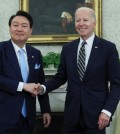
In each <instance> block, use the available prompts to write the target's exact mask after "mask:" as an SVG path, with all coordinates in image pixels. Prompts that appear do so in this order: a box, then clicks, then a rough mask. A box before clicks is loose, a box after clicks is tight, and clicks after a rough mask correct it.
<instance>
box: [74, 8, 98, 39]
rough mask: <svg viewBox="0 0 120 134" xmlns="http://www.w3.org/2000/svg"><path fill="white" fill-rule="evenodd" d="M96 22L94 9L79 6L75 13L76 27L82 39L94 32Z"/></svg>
mask: <svg viewBox="0 0 120 134" xmlns="http://www.w3.org/2000/svg"><path fill="white" fill-rule="evenodd" d="M95 24H96V19H95V14H94V11H93V10H92V9H90V8H86V7H84V8H79V9H77V10H76V13H75V28H76V31H77V32H78V34H79V35H80V36H81V38H82V39H84V40H86V39H88V38H89V37H90V36H91V35H92V34H93V32H94V28H95Z"/></svg>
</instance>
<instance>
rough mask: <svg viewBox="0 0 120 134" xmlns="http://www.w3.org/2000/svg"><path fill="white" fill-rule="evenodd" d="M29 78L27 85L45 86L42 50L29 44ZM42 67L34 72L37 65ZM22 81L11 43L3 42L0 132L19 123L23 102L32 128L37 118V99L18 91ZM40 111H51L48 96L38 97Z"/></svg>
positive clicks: (0, 44) (0, 80)
mask: <svg viewBox="0 0 120 134" xmlns="http://www.w3.org/2000/svg"><path fill="white" fill-rule="evenodd" d="M26 50H27V56H28V66H29V76H28V81H27V83H44V80H45V77H44V72H43V64H42V59H41V58H42V57H41V53H40V51H39V50H37V49H35V48H33V47H31V46H28V45H26ZM36 64H37V65H40V68H38V69H35V65H36ZM20 81H21V82H22V81H23V79H22V76H21V72H20V67H19V63H18V60H17V57H16V53H15V50H14V48H13V45H12V43H11V40H9V41H5V42H1V43H0V132H1V131H2V130H6V129H8V128H10V127H12V126H13V125H14V124H15V123H16V121H17V120H18V118H19V116H20V113H21V109H22V105H23V100H24V98H25V100H26V109H27V118H28V121H29V125H30V126H31V127H33V125H34V121H35V115H36V97H32V96H31V95H30V94H29V93H28V92H25V91H22V92H18V91H16V90H17V87H18V84H19V82H20ZM38 99H39V101H40V106H41V112H42V113H46V112H50V107H49V98H48V95H45V96H38Z"/></svg>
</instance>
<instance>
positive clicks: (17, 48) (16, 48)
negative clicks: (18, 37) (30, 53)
mask: <svg viewBox="0 0 120 134" xmlns="http://www.w3.org/2000/svg"><path fill="white" fill-rule="evenodd" d="M11 41H12V40H11ZM12 44H13V47H14V49H15V51H16V52H18V51H19V50H20V49H21V48H20V47H18V45H16V44H15V43H14V42H13V41H12ZM22 49H23V50H24V52H25V53H26V52H27V51H26V44H25V45H24V47H23V48H22Z"/></svg>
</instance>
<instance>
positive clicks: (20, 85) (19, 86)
mask: <svg viewBox="0 0 120 134" xmlns="http://www.w3.org/2000/svg"><path fill="white" fill-rule="evenodd" d="M23 86H24V82H19V84H18V87H17V91H18V92H22V90H23Z"/></svg>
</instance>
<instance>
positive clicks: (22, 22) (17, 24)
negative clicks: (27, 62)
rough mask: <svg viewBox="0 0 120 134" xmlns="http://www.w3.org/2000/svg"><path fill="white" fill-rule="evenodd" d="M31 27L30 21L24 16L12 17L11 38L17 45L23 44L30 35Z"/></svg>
mask: <svg viewBox="0 0 120 134" xmlns="http://www.w3.org/2000/svg"><path fill="white" fill-rule="evenodd" d="M31 33H32V28H30V23H29V20H28V19H27V18H25V17H24V16H16V17H15V18H13V20H12V22H11V26H10V35H11V39H12V40H13V41H14V42H15V43H16V44H17V45H18V46H23V45H24V44H25V43H26V41H27V39H28V38H29V37H30V36H31Z"/></svg>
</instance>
